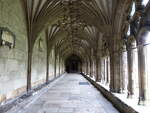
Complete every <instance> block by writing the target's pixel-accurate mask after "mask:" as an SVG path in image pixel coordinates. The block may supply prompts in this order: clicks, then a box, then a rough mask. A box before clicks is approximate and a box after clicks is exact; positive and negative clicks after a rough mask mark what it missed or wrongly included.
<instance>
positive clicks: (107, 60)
mask: <svg viewBox="0 0 150 113" xmlns="http://www.w3.org/2000/svg"><path fill="white" fill-rule="evenodd" d="M106 68H107V69H106V70H107V75H106V84H108V83H109V57H107V58H106Z"/></svg>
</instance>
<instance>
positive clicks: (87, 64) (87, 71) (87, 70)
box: [86, 61, 89, 75]
mask: <svg viewBox="0 0 150 113" xmlns="http://www.w3.org/2000/svg"><path fill="white" fill-rule="evenodd" d="M88 65H89V64H88V61H86V74H87V75H88Z"/></svg>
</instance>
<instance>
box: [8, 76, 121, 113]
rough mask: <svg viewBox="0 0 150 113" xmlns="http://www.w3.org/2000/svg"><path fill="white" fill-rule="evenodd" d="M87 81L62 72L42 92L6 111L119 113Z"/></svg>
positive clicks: (26, 112) (20, 112)
mask: <svg viewBox="0 0 150 113" xmlns="http://www.w3.org/2000/svg"><path fill="white" fill-rule="evenodd" d="M87 83H88V81H87V80H86V79H85V78H84V77H82V76H81V75H79V74H64V75H63V76H62V77H61V78H59V80H58V81H56V83H54V84H53V85H49V86H48V89H46V91H44V93H43V94H40V96H38V94H37V96H38V97H36V95H35V97H32V98H33V99H32V98H31V99H30V101H29V102H26V101H25V102H24V103H22V104H21V105H19V106H17V107H16V108H14V109H12V110H10V111H8V112H7V113H119V112H118V111H117V110H116V109H115V108H114V107H113V106H112V105H111V104H110V103H109V102H108V101H107V100H106V99H105V98H104V97H103V96H102V95H101V94H100V93H99V92H98V91H97V90H96V89H94V87H93V86H92V85H91V84H90V83H88V84H87ZM27 101H28V100H27ZM24 105H25V106H24Z"/></svg>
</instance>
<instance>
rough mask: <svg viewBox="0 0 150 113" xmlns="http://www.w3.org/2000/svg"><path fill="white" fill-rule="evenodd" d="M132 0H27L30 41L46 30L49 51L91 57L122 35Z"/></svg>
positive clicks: (25, 2)
mask: <svg viewBox="0 0 150 113" xmlns="http://www.w3.org/2000/svg"><path fill="white" fill-rule="evenodd" d="M131 2H132V0H24V2H23V6H24V8H25V14H26V20H27V29H28V35H29V37H28V38H29V39H30V40H29V43H31V44H34V42H35V40H36V39H37V36H38V35H39V33H40V32H42V31H43V30H45V31H46V37H47V38H46V39H47V44H48V48H49V51H50V50H51V49H52V48H53V47H56V48H57V51H58V52H59V54H61V55H62V56H63V57H64V58H66V57H68V56H69V55H71V54H76V55H78V56H79V57H82V58H85V57H90V54H91V50H93V52H97V51H99V50H100V49H102V45H104V44H103V43H104V42H105V43H106V42H110V41H111V40H112V39H114V38H115V37H114V35H113V34H120V33H121V29H122V27H123V26H124V23H125V18H126V16H127V10H128V8H129V5H130V4H131Z"/></svg>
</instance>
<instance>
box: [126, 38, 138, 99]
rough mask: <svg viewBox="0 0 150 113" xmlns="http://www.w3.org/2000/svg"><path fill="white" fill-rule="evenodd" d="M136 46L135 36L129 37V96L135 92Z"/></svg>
mask: <svg viewBox="0 0 150 113" xmlns="http://www.w3.org/2000/svg"><path fill="white" fill-rule="evenodd" d="M135 47H136V43H135V38H134V36H129V37H128V48H127V50H128V51H127V59H128V87H127V89H128V95H127V97H128V98H132V96H133V94H134V48H135Z"/></svg>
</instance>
